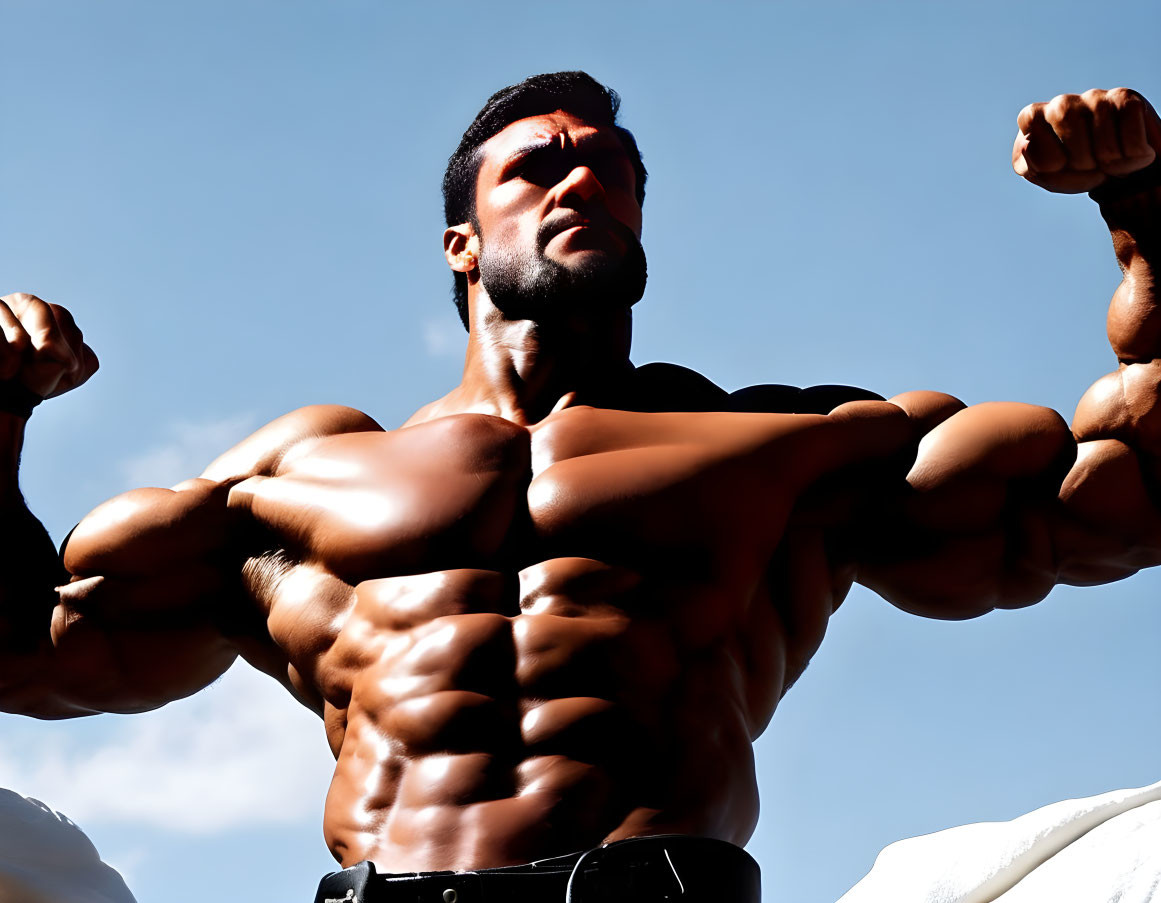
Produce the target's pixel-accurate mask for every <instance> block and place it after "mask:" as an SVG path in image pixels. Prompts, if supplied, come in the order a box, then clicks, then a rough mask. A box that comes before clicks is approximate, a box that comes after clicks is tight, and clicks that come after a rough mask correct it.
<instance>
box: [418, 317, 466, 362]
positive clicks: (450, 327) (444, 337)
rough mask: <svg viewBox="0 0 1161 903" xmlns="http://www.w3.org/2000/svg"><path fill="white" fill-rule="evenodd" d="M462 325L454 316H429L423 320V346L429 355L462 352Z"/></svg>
mask: <svg viewBox="0 0 1161 903" xmlns="http://www.w3.org/2000/svg"><path fill="white" fill-rule="evenodd" d="M464 336H465V333H464V327H463V326H462V325H460V321H459V319H458V318H457V317H455V316H451V315H449V316H440V317H431V318H430V319H427V320H424V322H423V347H424V348H425V349H426V350H427V353H428V355H429V356H431V357H455V356H458V355H460V354H463V350H464Z"/></svg>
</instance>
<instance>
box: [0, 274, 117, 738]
mask: <svg viewBox="0 0 1161 903" xmlns="http://www.w3.org/2000/svg"><path fill="white" fill-rule="evenodd" d="M0 330H2V336H0V708H3V709H6V710H9V711H12V710H23V709H26V708H38V709H41V711H42V713H43V714H44V716H46V717H53V716H57V717H64V716H67V715H70V714H81V712H75V711H71V709H72V707H70V706H68V705H65V704H61V703H53V702H50V701H49V700H47V699H44V698H42V697H43V695H44V694H43V691H42V688H43V686H44V675H43V668H44V665H45V662H46V661H47V658H48V653H49V651H50V649H51V646H52V643H51V634H50V624H51V620H52V615H53V611H54V609H55V607H56V601H57V592H56V590H55V587H56V586H58V585H60V584H63V583H66V582H67V580H68V575H67V574H66V573H65V570H64V567H63V566H62V565H61V563H60V561H59V559H58V557H57V554H56V549H55V548H54V546H53V543H52V540H51V539H50V538H49V536H48V533H47V532H46V531H45V529H44V527H42V526H41V524H40V522H39V521H38V520H37V519H36V518H35V517H33V515H32V513H31V512H30V511H29V510H28V508H27V506H26V505H25V504H24V499H23V497H22V496H21V494H20V489H19V485H18V480H17V471H18V468H19V463H20V453H21V450H22V449H23V445H24V429H25V424H26V422H27V420H28V416H29V414H30V413H31V409H32V407H33V406H35V404H37V403H39V399H41V398H46V397H49V396H51V395H59V394H61V393H63V392H67V391H68V390H69V389H72V388H75V387H76V386H79V385H80V384H81V383H83V382H84V381H85V380H87V379H88V378H89V377H90V376H92V374H93V373H94V372H95V371H96V369H97V358H96V355H94V354H93V352H92V349H90V348H89V347H88V346H87V345H85V344H84V340H83V336H82V335H81V332H80V330H79V329H77V327H76V324H75V323H74V322H73V320H72V317H71V316H69V315H68V312H67V311H65V310H64V308H60V307H57V306H55V305H49V304H46V303H45V302H44V301H41V300H40V299H39V298H36V297H35V296H33V295H25V294H15V295H5V296H3V297H2V298H0Z"/></svg>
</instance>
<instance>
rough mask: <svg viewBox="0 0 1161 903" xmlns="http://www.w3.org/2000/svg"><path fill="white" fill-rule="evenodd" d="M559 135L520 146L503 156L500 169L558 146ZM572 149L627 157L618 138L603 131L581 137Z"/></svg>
mask: <svg viewBox="0 0 1161 903" xmlns="http://www.w3.org/2000/svg"><path fill="white" fill-rule="evenodd" d="M561 134H562V133H560V132H558V133H556V134H555V135H552V136H550V137H545V138H538V139H536V140H534V141H529V142H527V143H526V144H522V145H520V146H519V147H517V148H515V149H513V150H512V151H510V152H509V153H507V154H505V155H504V159H503V160H502V161H501V163H500V166H501V168H502V169H506V168H507V167H508V166H509V165H510V164H512V163H515V162H517V161H519V160H521V159H523V158H524V157H526V156H528V155H529V154H534V153H536V152H537V151H541V150H548V149H551V148H553V147H557V146H559V144H560V136H561ZM594 145H595V147H594ZM572 149H574V150H576V151H577V152H578V153H582V154H583V153H590V152H595V153H602V152H608V151H621V152H623V153H624V154H625V156H626V157H627V156H628V155H629V152H628V151H627V150H626V149H625V146H624V145H623V144H622V143H621V141H620V139H619V138H617V137H616V136H615V135H610V134H608V133H607V132H604V131H601V132H597V133H590V134H588V135H582V136H581V138H580V141H577V142H573V143H572Z"/></svg>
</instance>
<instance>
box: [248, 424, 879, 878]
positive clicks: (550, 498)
mask: <svg viewBox="0 0 1161 903" xmlns="http://www.w3.org/2000/svg"><path fill="white" fill-rule="evenodd" d="M885 407H890V406H885ZM892 410H894V411H895V412H897V413H898V409H894V408H893V409H892ZM827 430H828V422H827V420H826V418H823V417H818V416H813V415H762V414H736V413H720V414H700V413H699V414H639V413H628V412H624V411H613V410H600V409H594V408H583V407H582V408H567V409H565V410H563V411H560V412H558V413H556V414H553V415H552V416H550V417H549V418H547V419H546V420H544V421H542V422H541V423H540V424H538V425H535V426H533V427H531V428H528V429H526V428H524V427H522V426H518V425H516V424H513V423H509V422H508V421H505V420H501V419H499V418H495V417H489V416H484V415H474V414H464V415H457V416H453V417H445V418H439V419H435V420H431V421H428V422H425V423H419V424H417V425H415V426H410V427H407V428H405V429H402V430H398V431H395V432H389V433H382V432H358V433H349V434H344V435H338V436H332V437H326V438H321V439H315V440H308V441H306V442H303V443H301V444H300V445H299V446H297V447H296V448H294V449H292V450H291V452H290V453H289V454H288V455H287V456H286V458H285V459H284V460H283V461H282V462H281V464H280V465H279V466H278V467H277V468H276V469H274V470H273V471H272V472H271V473H270V474H269V475H265V476H256V477H252V478H250V479H248V480H245V481H243V482H241V483H239V484H238V485H236V486H234V488H233V489H232V490H231V492H230V497H229V498H230V501H229V504H230V506H231V508H234V509H244V510H247V511H248V512H249V513H250V515H251V516H252V517H253V518H254V519H255V520H256V521H257V522H258V523H259V524H260V525H262V527H263V533H262V536H263V540H262V542H260V543H258V545H261V546H264V548H262V549H260V550H259V549H257V548H256V549H255V550H254V552H255V554H253V555H252V556H250V558H249V560H248V561H247V563H246V565H245V568H244V574H245V582H246V587H247V590H248V593H247V594H248V595H249V596H250V597H251V598H253V599H255V600H257V603H258V604H259V605H260V606H261V608H262V610H263V612H264V613H265V615H266V620H267V624H268V628H269V635H270V638H271V639H272V640H273V643H274V644H275V645H276V646H277V652H276V653H275V654H274V655H273V656H263V657H265V658H266V659H267V662H268V663H267V665H266V667H267V668H268V669H269V670H275V668H281V667H282V666H283V662H284V665H285V668H286V673H288V674H289V677H290V682H291V683H292V685H293V686H294V688H295V689H296V691H297V693H298V694H299V695H300V697H301V698H303V699H304V700H305V701H307V702H308V703H310V704H312V705H313V706H315V707H316V708H317V709H318V710H319V711H320V712H321V713H322V715H323V717H324V720H325V724H326V729H327V733H328V737H329V740H330V743H331V747H332V749H333V750H334V753H335V755H336V758H337V760H338V764H337V768H336V772H335V777H334V781H333V783H332V786H331V790H330V794H329V797H328V800H327V807H326V816H325V822H326V824H325V832H326V836H327V840H328V842H329V844H330V845H331V848H332V850H333V851H334V853H335V855H336V857H337V858H339V859H340V860H341V861H342V862H343V863H344V864H351V863H353V862H357V861H360V860H362V859H372V860H374V861H375V862H376V863H377V864H378V865H379V866H380V868H383V869H387V870H393V871H410V870H430V869H441V868H457V867H469V866H471V867H476V868H478V867H482V866H499V865H505V864H511V863H516V862H524V861H529V860H531V859H535V858H541V857H545V856H551V855H555V854H562V853H566V852H570V851H572V850H575V849H580V848H582V847H586V846H593V845H596V844H598V843H600V842H602V841H605V840H614V839H619V838H623V837H629V836H634V835H641V834H655V833H667V832H673V833H693V834H702V835H708V836H713V837H719V838H722V839H725V840H729V841H733V842H735V843H739V844H741V843H744V842H745V840H746V839H747V838H748V837H749V835H750V833H751V832H752V830H753V827H754V824H755V821H756V819H757V809H758V804H757V791H756V786H755V778H754V764H753V754H752V750H751V743H752V741H753V739H754V737H756V736H757V735H758V734H759V733H760V732H761V731H762V729H763V728H764V727H765V725H766V723H767V721H768V719H769V717H770V715H771V714H772V712H773V710H774V707H775V705H776V704H777V701H778V700H779V698H780V697H781V695H782V693H783V692H784V690H785V688H786V687H787V686H788V685H789V683H790V682H791V681H793V679H794V678H795V677H796V676H797V674H798V672H800V671H801V669H802V668H803V667H805V662H806V661H807V659H808V658H809V656H810V655H811V654H812V653H813V651H814V649H815V648H817V645H818V643H819V642H820V641H821V639H822V633H823V630H824V629H825V624H826V620H827V618H828V617H829V615H830V614H831V612H832V611H833V608H834V607H835V606H836V605H837V604H838V601H840V600H841V597H842V595H843V594H844V593H845V591H846V589H847V587H848V586H849V580H847V581H844V580H843V579H842V578H841V577H836V576H835V574H836V569H835V567H834V566H833V563H832V562H830V561H829V560H828V559H827V555H826V550H825V548H824V542H823V533H822V532H821V531H820V530H817V529H812V528H810V527H807V526H805V525H793V524H792V525H791V526H790V527H789V529H788V522H789V516H790V512H791V508H792V506H793V505H794V503H795V501H796V500H797V499H798V497H799V496H800V495H801V493H802V492H803V491H804V490H805V489H806V488H808V486H809V485H810V483H811V482H812V481H813V480H814V479H815V477H816V476H817V475H818V468H819V467H823V468H824V467H825V464H824V463H822V462H820V460H819V454H817V452H818V451H819V449H817V448H815V449H813V451H812V447H814V446H820V447H821V446H823V445H828V444H833V439H834V437H833V435H829V434H828V433H827ZM878 432H880V433H882V432H883V431H882V430H879V431H878ZM886 432H887V433H891V432H895V431H892V430H887V431H886ZM876 442H877V444H880V445H881V444H882V442H883V439H882V436H879V437H877V439H876ZM823 457H825V455H823ZM780 547H783V548H784V549H785V550H787V551H788V552H789V554H780V555H777V556H775V551H776V550H777V549H779V548H780ZM271 661H273V662H275V668H271V666H270V664H269V662H271Z"/></svg>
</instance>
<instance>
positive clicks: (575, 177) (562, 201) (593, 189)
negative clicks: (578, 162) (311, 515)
mask: <svg viewBox="0 0 1161 903" xmlns="http://www.w3.org/2000/svg"><path fill="white" fill-rule="evenodd" d="M604 197H605V186H604V185H602V184H601V180H600V179H598V178H597V174H596V173H595V172H593V171H592V170H591V169H589V167H587V166H574V167H573V168H572V171H571V172H569V174H568V175H566V176H565V177H564V178H563V179H562V180H561V181H560V182H558V183H557V186H556V202H557V204H559V205H560V206H561V207H569V206H572V204H570V203H568V202H569V200H570V199H571V198H576V199H578V200H579V201H580V202H581V203H582V204H588V203H590V202H592V201H594V200H603V199H604ZM573 203H575V201H573Z"/></svg>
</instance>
